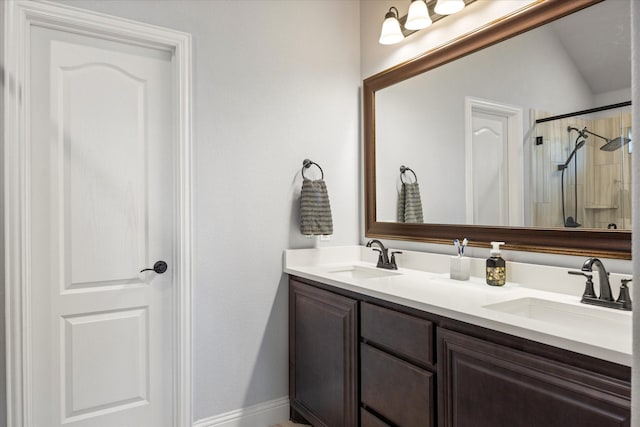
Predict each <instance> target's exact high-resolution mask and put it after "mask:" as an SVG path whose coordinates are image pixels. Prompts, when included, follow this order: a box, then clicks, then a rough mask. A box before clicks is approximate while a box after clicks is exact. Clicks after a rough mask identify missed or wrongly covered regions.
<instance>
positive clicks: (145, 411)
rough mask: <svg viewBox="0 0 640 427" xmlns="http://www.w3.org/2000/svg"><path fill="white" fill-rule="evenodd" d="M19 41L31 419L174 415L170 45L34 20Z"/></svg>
mask: <svg viewBox="0 0 640 427" xmlns="http://www.w3.org/2000/svg"><path fill="white" fill-rule="evenodd" d="M31 46H32V50H31V52H30V79H31V81H30V87H31V93H30V94H29V99H28V101H29V105H30V108H29V111H30V115H29V121H30V122H29V131H30V141H31V143H30V146H29V147H28V152H27V156H28V159H29V162H30V170H29V174H30V180H31V188H30V192H29V197H30V198H29V201H28V204H29V212H30V215H28V217H29V218H30V221H31V222H30V224H29V226H30V235H29V236H27V238H28V239H30V241H31V247H32V248H33V250H32V252H31V253H30V254H28V255H27V256H29V257H30V258H31V262H30V265H32V266H33V268H32V269H31V271H28V272H27V275H28V276H29V278H30V291H29V295H27V298H29V299H30V302H31V312H30V313H28V314H27V316H28V321H29V322H30V325H31V331H32V336H31V340H30V342H29V343H28V345H29V346H30V347H31V348H30V351H29V354H31V358H32V360H31V378H30V380H31V387H30V389H31V390H32V396H31V402H32V408H31V409H32V417H33V418H32V422H31V424H32V425H33V426H38V427H40V426H47V427H48V426H58V425H62V424H65V425H71V426H83V427H84V426H96V427H97V426H136V427H141V426H153V427H159V426H164V425H167V426H168V425H172V423H173V414H172V410H173V407H174V405H173V399H174V396H172V390H173V389H174V387H173V384H172V381H173V379H172V378H173V375H174V372H173V368H172V367H173V357H174V356H173V344H172V329H173V326H174V325H172V321H171V319H173V317H174V316H173V313H172V309H173V298H174V289H173V281H174V279H173V271H174V269H173V268H172V267H173V264H174V256H175V254H174V251H173V247H174V243H175V242H174V233H175V232H174V230H173V227H172V224H174V221H173V215H174V208H173V207H174V206H175V200H174V188H175V185H174V183H173V182H172V179H173V178H172V177H173V176H174V173H173V171H172V169H171V168H172V167H173V164H174V162H172V160H171V159H172V157H173V152H172V146H173V144H172V141H174V135H175V132H174V129H173V126H174V125H173V120H174V117H173V116H172V109H171V105H172V78H171V76H172V65H171V56H170V53H168V52H165V51H160V50H155V49H150V48H144V47H140V46H133V45H128V44H125V43H120V42H115V41H107V40H102V39H97V38H93V37H88V36H83V35H78V34H73V33H71V32H64V31H57V30H50V29H44V28H38V27H34V28H33V29H32V31H31ZM157 260H164V261H166V262H167V263H168V264H169V269H168V270H167V272H166V273H165V274H156V273H155V272H146V273H139V271H140V270H141V269H143V268H145V267H151V266H153V264H154V262H155V261H157Z"/></svg>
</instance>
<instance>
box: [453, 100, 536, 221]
mask: <svg viewBox="0 0 640 427" xmlns="http://www.w3.org/2000/svg"><path fill="white" fill-rule="evenodd" d="M464 110H465V133H464V139H465V171H466V217H467V223H468V224H473V151H472V150H473V126H472V119H473V112H474V111H479V112H484V113H489V114H497V115H501V116H504V117H506V118H507V147H508V148H507V150H508V161H509V170H508V181H509V190H508V191H509V224H508V225H511V226H524V172H523V168H524V150H523V140H524V136H523V135H524V125H523V122H522V121H523V118H522V108H521V107H516V106H512V105H507V104H502V103H498V102H495V101H488V100H486V99H480V98H474V97H471V96H467V97H465V99H464ZM504 225H507V224H504Z"/></svg>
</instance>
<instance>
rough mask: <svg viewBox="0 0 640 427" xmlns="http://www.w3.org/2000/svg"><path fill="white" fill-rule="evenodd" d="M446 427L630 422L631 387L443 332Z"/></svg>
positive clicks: (586, 426) (598, 426) (599, 426)
mask: <svg viewBox="0 0 640 427" xmlns="http://www.w3.org/2000/svg"><path fill="white" fill-rule="evenodd" d="M438 337H439V342H438V344H439V345H438V351H439V354H438V357H439V359H438V378H439V379H440V380H439V396H440V401H439V403H440V406H439V411H438V412H439V421H440V422H439V425H440V426H441V427H484V426H487V427H496V426H509V427H540V426H544V427H567V426H580V427H609V426H611V427H613V426H616V427H619V426H629V425H630V394H631V393H630V384H629V383H628V382H624V381H620V380H617V379H613V378H609V377H606V376H603V375H600V374H597V373H592V372H588V371H585V370H582V369H578V368H574V367H572V366H569V365H565V364H561V363H559V362H555V361H552V360H549V359H545V358H542V357H539V356H534V355H531V354H528V353H524V352H521V351H517V350H514V349H511V348H507V347H503V346H500V345H497V344H493V343H490V342H487V341H483V340H480V339H476V338H472V337H469V336H466V335H463V334H460V333H457V332H452V331H448V330H444V329H439V330H438Z"/></svg>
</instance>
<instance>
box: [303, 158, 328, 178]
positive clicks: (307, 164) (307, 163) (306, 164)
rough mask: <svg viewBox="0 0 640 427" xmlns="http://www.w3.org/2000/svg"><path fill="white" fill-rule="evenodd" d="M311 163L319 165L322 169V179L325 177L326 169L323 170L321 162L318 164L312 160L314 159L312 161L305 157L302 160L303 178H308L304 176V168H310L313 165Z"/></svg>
mask: <svg viewBox="0 0 640 427" xmlns="http://www.w3.org/2000/svg"><path fill="white" fill-rule="evenodd" d="M311 165H316V166H317V167H318V169H320V174H321V176H322V178H321V179H324V171H323V170H322V168H321V167H320V165H319V164H317V163H316V162H312V161H311V160H309V159H304V160H303V161H302V177H303V178H305V179H308V178H307V177H306V176H304V170H305V169H309V168H310V167H311Z"/></svg>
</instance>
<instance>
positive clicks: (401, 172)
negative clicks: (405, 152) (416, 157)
mask: <svg viewBox="0 0 640 427" xmlns="http://www.w3.org/2000/svg"><path fill="white" fill-rule="evenodd" d="M407 171H409V172H411V173H412V174H413V179H414V182H418V177H417V176H416V173H415V172H414V171H413V169H411V168H408V167H406V166H404V165H402V166H400V181H402V183H403V184H409V182H404V179H403V178H404V174H405V172H407Z"/></svg>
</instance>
